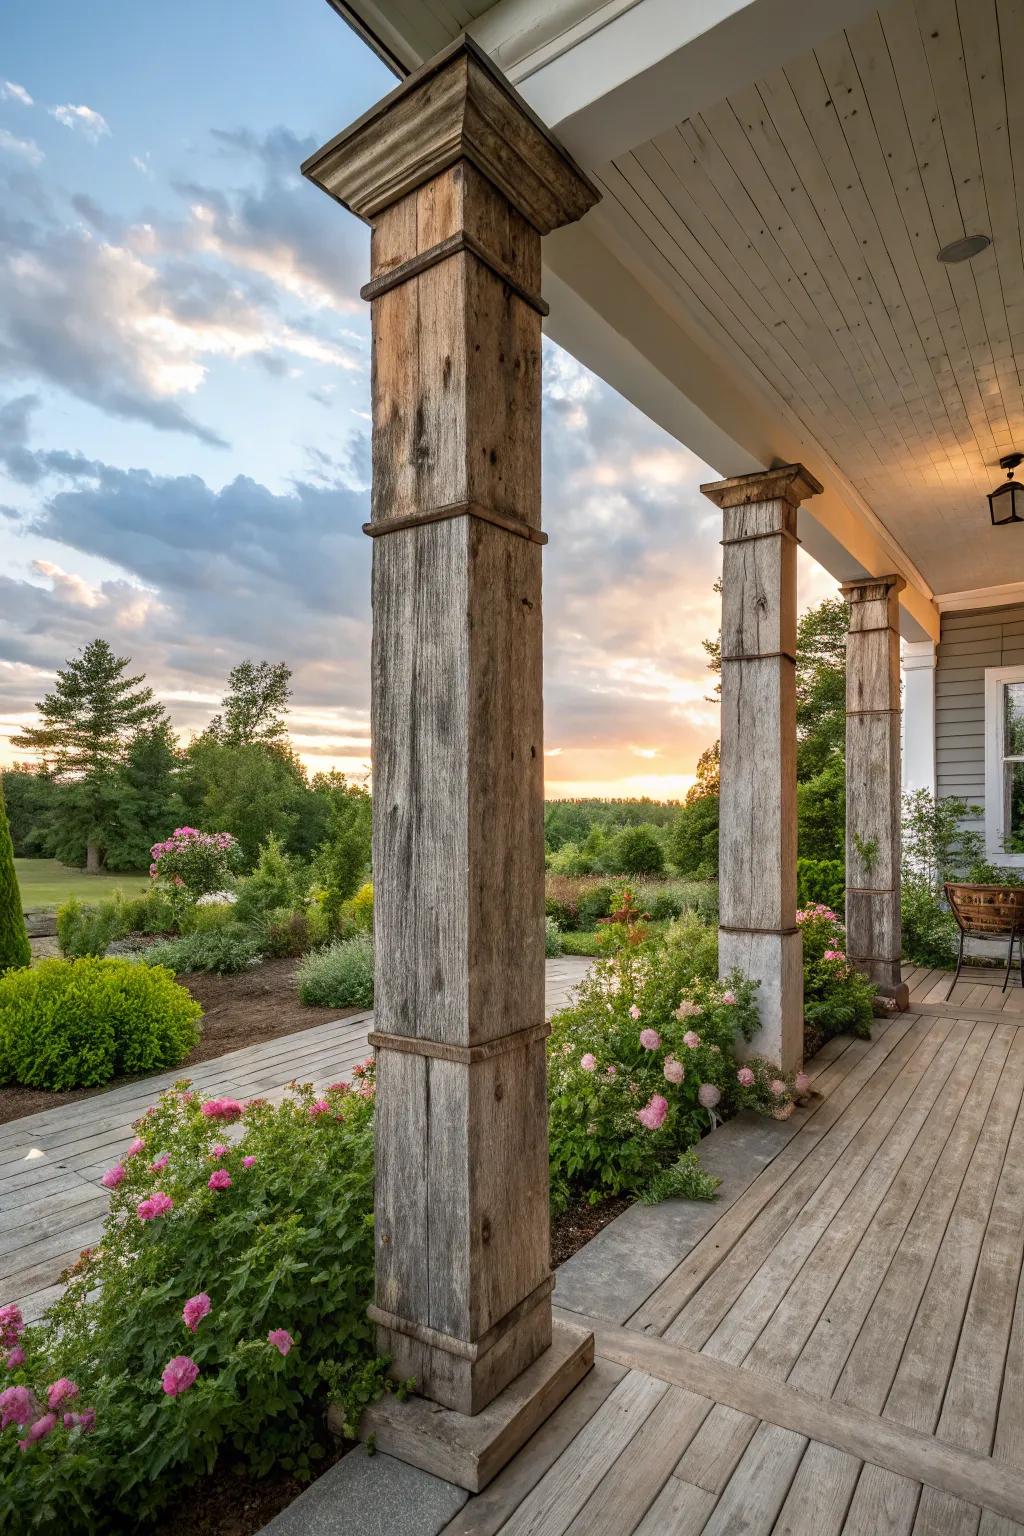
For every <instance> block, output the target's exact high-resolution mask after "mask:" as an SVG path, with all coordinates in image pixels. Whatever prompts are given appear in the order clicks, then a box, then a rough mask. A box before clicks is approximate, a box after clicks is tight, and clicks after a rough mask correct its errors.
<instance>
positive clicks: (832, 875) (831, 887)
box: [796, 859, 846, 912]
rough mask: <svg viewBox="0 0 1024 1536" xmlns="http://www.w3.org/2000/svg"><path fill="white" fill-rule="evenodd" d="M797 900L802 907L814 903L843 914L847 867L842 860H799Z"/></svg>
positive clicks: (797, 867)
mask: <svg viewBox="0 0 1024 1536" xmlns="http://www.w3.org/2000/svg"><path fill="white" fill-rule="evenodd" d="M796 899H797V902H798V903H799V905H800V906H801V907H806V906H808V905H809V903H811V902H812V901H816V902H820V903H821V904H822V906H826V907H834V908H835V910H836V911H837V912H842V910H843V908H844V906H845V905H846V865H845V864H844V862H843V860H842V859H797V861H796Z"/></svg>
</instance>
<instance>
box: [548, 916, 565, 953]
mask: <svg viewBox="0 0 1024 1536" xmlns="http://www.w3.org/2000/svg"><path fill="white" fill-rule="evenodd" d="M544 953H545V955H546V956H547V958H548V959H549V960H556V959H557V958H558V956H559V955H560V954H561V953H562V933H561V929H560V928H559V926H558V923H557V922H556V920H555V919H554V918H553V917H546V918H545V919H544Z"/></svg>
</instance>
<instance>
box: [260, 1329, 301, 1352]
mask: <svg viewBox="0 0 1024 1536" xmlns="http://www.w3.org/2000/svg"><path fill="white" fill-rule="evenodd" d="M267 1343H268V1344H273V1346H274V1348H275V1349H276V1350H277V1352H278V1354H279V1355H286V1354H287V1353H288V1351H289V1350H290V1349H291V1347H292V1345H293V1344H294V1343H295V1340H294V1339H293V1338H292V1336H291V1334H290V1333H289V1332H288V1330H287V1328H271V1330H270V1332H269V1333H268V1334H267Z"/></svg>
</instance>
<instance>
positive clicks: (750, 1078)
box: [736, 1067, 754, 1088]
mask: <svg viewBox="0 0 1024 1536" xmlns="http://www.w3.org/2000/svg"><path fill="white" fill-rule="evenodd" d="M736 1081H737V1082H738V1083H739V1084H740V1086H741V1087H743V1088H753V1086H754V1074H753V1072H752V1071H751V1070H750V1068H749V1067H740V1069H739V1071H738V1072H737V1073H736Z"/></svg>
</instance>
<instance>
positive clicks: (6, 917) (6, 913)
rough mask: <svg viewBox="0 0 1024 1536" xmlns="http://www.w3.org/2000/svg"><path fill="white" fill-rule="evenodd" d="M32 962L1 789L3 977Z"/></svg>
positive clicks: (0, 947)
mask: <svg viewBox="0 0 1024 1536" xmlns="http://www.w3.org/2000/svg"><path fill="white" fill-rule="evenodd" d="M31 959H32V949H31V946H30V945H29V942H28V934H27V932H26V930H25V914H24V912H23V911H22V907H21V891H20V889H19V888H18V877H17V875H16V874H15V872H14V847H13V845H12V843H11V834H10V831H9V829H8V826H7V807H6V805H5V804H4V795H3V788H2V787H0V976H3V975H4V973H5V972H7V971H10V970H16V969H17V968H18V967H19V966H22V965H28V964H29V962H30V960H31Z"/></svg>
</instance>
